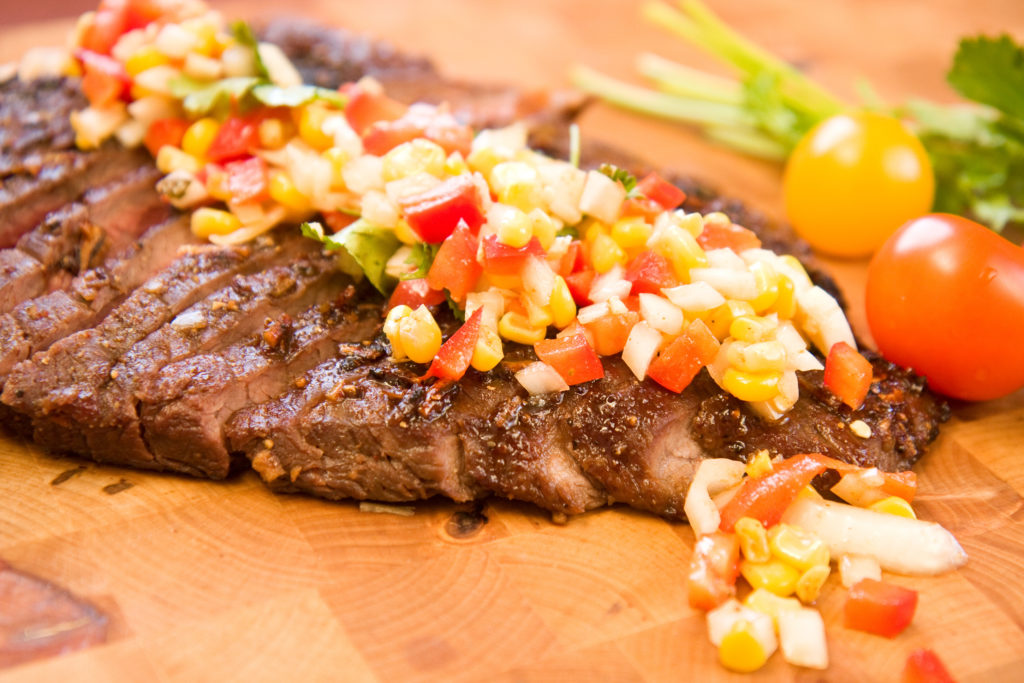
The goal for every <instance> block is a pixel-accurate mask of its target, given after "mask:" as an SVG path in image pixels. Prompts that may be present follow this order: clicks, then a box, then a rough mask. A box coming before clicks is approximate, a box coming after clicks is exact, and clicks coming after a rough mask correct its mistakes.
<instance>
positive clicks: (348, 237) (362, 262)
mask: <svg viewBox="0 0 1024 683" xmlns="http://www.w3.org/2000/svg"><path fill="white" fill-rule="evenodd" d="M300 230H302V234H303V235H304V236H306V237H309V238H311V239H315V240H317V241H318V242H320V243H321V244H323V245H324V248H325V249H327V250H328V251H338V252H339V253H341V254H342V257H343V259H345V260H348V259H351V260H352V261H354V262H355V263H356V264H357V265H358V271H359V272H360V273H361V274H363V275H365V276H366V278H367V279H368V280H369V281H370V282H371V283H372V284H373V286H374V287H376V288H377V291H379V292H380V293H381V294H387V293H388V291H389V290H390V289H391V285H392V282H393V281H392V278H391V277H390V276H388V275H387V274H386V273H385V272H384V268H385V267H386V266H387V263H388V259H389V258H391V256H392V255H393V254H394V253H395V251H397V249H398V246H399V244H400V242H399V241H398V238H397V237H395V233H394V231H393V230H391V229H390V228H382V227H380V226H378V225H373V224H372V223H369V222H368V221H365V220H363V219H359V220H357V221H356V222H355V223H353V224H352V225H350V226H348V227H347V228H345V229H344V230H342V231H341V232H339V233H337V234H333V235H331V234H327V233H325V232H324V228H323V226H322V225H320V223H317V222H308V223H303V224H302V225H301V226H300ZM339 265H340V266H341V268H342V270H344V271H345V272H347V273H349V274H350V275H352V274H354V273H353V272H352V271H351V269H350V267H348V266H347V264H346V263H344V262H342V263H339Z"/></svg>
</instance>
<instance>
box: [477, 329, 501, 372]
mask: <svg viewBox="0 0 1024 683" xmlns="http://www.w3.org/2000/svg"><path fill="white" fill-rule="evenodd" d="M504 357H505V351H504V349H503V348H502V345H501V337H499V336H498V333H497V332H496V331H495V330H494V329H493V328H491V327H489V326H487V325H481V326H480V336H479V337H477V340H476V346H474V347H473V359H472V360H471V361H470V364H471V365H472V366H473V368H475V369H476V370H479V371H480V372H487V371H488V370H491V369H493V368H494V367H495V366H496V365H497V364H498V363H500V362H501V359H502V358H504Z"/></svg>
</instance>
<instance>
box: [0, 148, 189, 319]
mask: <svg viewBox="0 0 1024 683" xmlns="http://www.w3.org/2000/svg"><path fill="white" fill-rule="evenodd" d="M159 178H160V172H159V171H158V170H157V168H156V167H155V166H153V165H146V166H141V167H139V168H137V169H135V170H134V171H132V172H130V173H128V174H127V176H125V177H124V178H120V179H118V180H116V181H113V182H111V183H109V184H107V185H104V186H101V187H99V188H96V189H93V190H88V191H87V192H86V193H85V196H84V197H83V201H82V202H75V203H73V204H69V205H67V206H65V207H63V208H61V209H58V210H56V211H52V212H50V213H49V214H47V216H46V218H45V219H43V221H42V223H40V224H39V226H38V227H36V228H35V229H34V230H32V231H30V232H28V233H26V234H24V235H22V237H21V239H19V240H18V244H17V245H16V246H15V247H13V248H11V249H5V250H3V251H0V263H2V264H5V265H7V264H10V267H3V266H0V313H3V312H6V311H9V310H10V309H11V308H13V306H14V305H16V304H17V303H20V302H22V301H26V300H28V299H31V298H33V297H35V296H38V295H39V294H42V293H44V292H46V291H52V290H56V289H64V288H65V287H66V286H67V285H69V284H70V282H71V279H72V278H73V277H74V276H75V275H78V274H80V273H82V272H84V271H85V270H88V269H90V268H93V267H95V266H98V265H100V264H101V263H103V261H105V260H106V259H107V258H108V257H110V256H116V255H119V254H121V253H123V252H124V251H125V250H126V249H128V248H129V247H130V246H131V245H132V244H133V243H134V242H135V240H136V239H137V238H138V237H139V235H141V234H142V233H143V232H144V231H145V230H146V228H148V227H149V226H151V225H154V224H156V223H158V222H160V221H162V220H165V219H166V218H167V217H168V216H169V215H170V213H171V209H170V207H169V206H168V205H167V204H166V203H165V202H163V201H162V200H161V199H160V196H159V194H158V193H157V192H156V181H157V180H158V179H159Z"/></svg>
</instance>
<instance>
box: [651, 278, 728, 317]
mask: <svg viewBox="0 0 1024 683" xmlns="http://www.w3.org/2000/svg"><path fill="white" fill-rule="evenodd" d="M661 292H662V294H664V295H665V296H667V297H668V300H669V301H671V302H672V303H674V304H675V305H676V306H678V307H679V308H681V309H683V310H684V311H690V312H700V311H710V310H711V309H712V308H718V307H719V306H721V305H722V304H724V303H725V297H724V296H722V295H721V294H720V293H719V292H718V290H716V289H715V288H714V287H712V286H711V285H709V284H708V283H706V282H694V283H691V284H688V285H679V286H678V287H669V288H667V289H663V290H661Z"/></svg>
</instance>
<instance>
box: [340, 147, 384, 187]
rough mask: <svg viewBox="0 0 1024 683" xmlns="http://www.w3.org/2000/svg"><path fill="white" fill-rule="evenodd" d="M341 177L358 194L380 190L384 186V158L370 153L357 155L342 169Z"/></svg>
mask: <svg viewBox="0 0 1024 683" xmlns="http://www.w3.org/2000/svg"><path fill="white" fill-rule="evenodd" d="M341 177H342V178H343V179H344V181H345V186H346V187H347V188H348V189H350V190H351V191H352V192H354V193H356V194H365V193H367V192H369V191H370V190H380V189H382V188H383V187H384V160H383V159H381V158H380V157H375V156H372V155H370V154H364V155H363V156H361V157H356V158H355V159H352V160H350V161H349V162H348V163H346V164H345V166H344V167H343V168H342V169H341Z"/></svg>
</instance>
